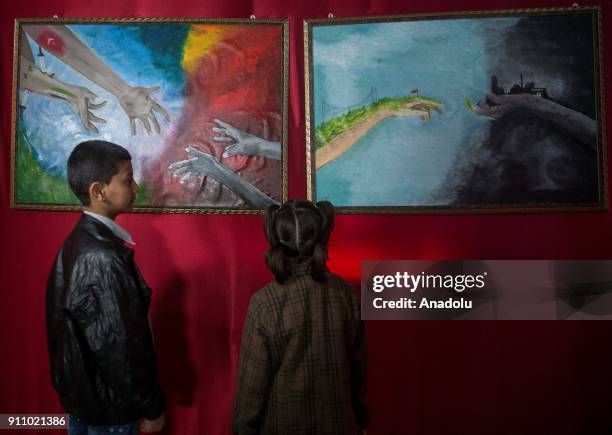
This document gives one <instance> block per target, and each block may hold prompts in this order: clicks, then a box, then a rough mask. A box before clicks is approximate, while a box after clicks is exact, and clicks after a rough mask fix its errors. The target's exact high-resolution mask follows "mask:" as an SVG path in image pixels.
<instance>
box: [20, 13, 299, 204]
mask: <svg viewBox="0 0 612 435" xmlns="http://www.w3.org/2000/svg"><path fill="white" fill-rule="evenodd" d="M287 32H288V25H287V22H286V21H271V20H260V21H251V20H189V21H185V20H178V19H176V20H173V19H164V20H138V19H132V20H130V19H126V20H93V19H92V20H78V21H61V20H52V21H49V20H47V21H44V20H18V21H17V22H16V27H15V65H14V114H13V115H14V116H13V132H14V135H13V139H14V143H13V168H12V169H13V174H12V205H13V206H14V207H18V208H41V209H72V208H76V207H78V200H77V198H76V197H75V196H74V195H73V193H72V192H71V191H70V188H69V185H68V183H67V176H66V160H67V157H68V156H69V154H70V152H71V151H72V149H74V147H75V146H76V145H77V144H78V143H80V142H82V141H86V140H105V141H110V142H114V143H117V144H119V145H122V146H124V147H125V148H126V149H127V150H128V151H129V152H130V154H131V155H132V164H133V167H134V171H135V178H136V180H137V181H138V183H139V185H140V190H139V192H138V195H137V199H136V204H135V205H136V207H135V209H136V210H137V211H155V212H168V211H170V212H215V213H218V212H231V213H234V212H246V213H249V212H258V211H259V210H261V209H263V208H265V207H266V206H267V205H269V204H273V203H278V202H281V201H283V200H284V199H285V197H286V164H285V162H286V119H287V55H288V48H287Z"/></svg>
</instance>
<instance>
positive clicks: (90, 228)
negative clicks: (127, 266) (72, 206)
mask: <svg viewBox="0 0 612 435" xmlns="http://www.w3.org/2000/svg"><path fill="white" fill-rule="evenodd" d="M77 229H78V230H79V231H83V232H85V233H88V234H89V235H90V236H92V237H94V238H95V239H97V240H98V241H100V242H102V243H105V244H110V245H112V246H113V248H116V249H118V250H119V251H120V252H121V253H123V254H126V255H130V256H131V255H133V254H134V250H133V249H132V248H130V247H129V246H127V245H126V243H125V241H124V240H123V239H121V238H120V237H118V236H117V235H116V234H115V233H113V232H112V231H111V229H110V228H108V227H107V226H106V225H105V224H104V223H102V222H100V221H99V220H98V219H96V218H94V217H92V216H89V215H87V214H85V213H83V214H82V215H81V220H79V222H78V223H77Z"/></svg>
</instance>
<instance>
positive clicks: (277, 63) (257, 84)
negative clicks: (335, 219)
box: [143, 25, 282, 206]
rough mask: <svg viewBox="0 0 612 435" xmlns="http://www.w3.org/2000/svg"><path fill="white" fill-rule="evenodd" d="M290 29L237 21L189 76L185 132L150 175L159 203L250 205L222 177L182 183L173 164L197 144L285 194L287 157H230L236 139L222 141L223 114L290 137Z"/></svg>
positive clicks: (264, 134)
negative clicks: (285, 122) (286, 70)
mask: <svg viewBox="0 0 612 435" xmlns="http://www.w3.org/2000/svg"><path fill="white" fill-rule="evenodd" d="M281 32H282V29H281V28H280V26H278V27H277V26H274V27H272V26H252V25H249V26H236V27H235V28H234V29H233V30H232V32H231V33H229V34H228V35H227V36H226V37H225V38H224V39H223V40H222V41H220V42H219V43H218V44H217V46H216V47H215V49H214V50H212V51H211V52H210V53H208V54H207V55H205V56H204V57H203V58H202V60H201V63H200V65H199V67H198V68H197V69H196V70H195V71H194V72H193V73H192V74H190V75H189V76H188V77H187V79H188V80H187V87H186V94H187V99H186V103H185V106H184V107H183V113H182V119H181V120H180V121H179V127H178V132H177V134H176V135H175V138H174V139H172V142H171V143H170V145H169V146H168V147H167V148H166V150H165V151H164V152H163V153H162V155H161V157H160V158H159V160H158V161H159V166H156V167H150V168H148V170H145V173H144V174H143V175H144V177H145V180H146V183H147V184H148V185H149V186H150V188H151V193H152V197H153V202H154V203H155V204H165V205H168V204H174V205H190V204H197V205H214V206H239V205H244V203H243V202H242V201H241V200H240V199H239V198H238V197H237V196H236V195H235V194H233V193H232V192H231V191H230V190H229V189H228V188H226V187H224V186H221V185H219V184H218V183H217V182H216V181H215V180H212V179H209V178H204V181H203V183H199V182H192V183H185V184H181V183H180V182H179V179H177V178H171V177H170V172H169V171H168V169H167V168H168V165H170V164H171V163H172V162H175V161H178V160H184V159H187V158H189V157H191V156H190V155H188V154H187V152H186V151H185V148H186V147H187V146H189V145H191V146H194V147H196V148H198V149H200V150H201V151H204V152H207V153H210V154H212V155H213V156H214V157H215V158H216V159H217V160H218V161H220V162H221V163H222V164H223V165H225V166H227V167H229V168H231V169H232V170H234V171H235V172H237V173H238V174H240V175H241V176H242V177H243V178H244V179H246V180H247V181H249V182H250V183H251V184H253V185H254V186H256V187H257V188H258V189H259V190H261V191H263V192H264V193H266V194H268V195H269V196H271V197H273V198H275V199H277V200H279V199H280V191H281V184H280V174H281V165H280V161H278V160H272V159H267V158H263V157H246V156H234V157H229V158H223V157H222V154H223V151H224V150H225V148H226V147H228V146H229V145H231V144H232V143H233V142H215V141H214V140H213V136H217V135H221V134H219V133H215V132H213V131H212V128H213V127H216V126H217V125H216V124H215V123H214V122H213V120H214V119H220V120H221V121H223V122H226V123H228V124H231V125H232V126H234V127H236V128H238V129H240V130H243V131H246V132H248V133H251V134H254V135H256V136H259V137H261V138H264V139H267V140H273V141H276V142H280V141H281V135H282V117H281V111H282V110H281V109H282V89H281V77H282V57H281V56H282V38H281V37H282V33H281Z"/></svg>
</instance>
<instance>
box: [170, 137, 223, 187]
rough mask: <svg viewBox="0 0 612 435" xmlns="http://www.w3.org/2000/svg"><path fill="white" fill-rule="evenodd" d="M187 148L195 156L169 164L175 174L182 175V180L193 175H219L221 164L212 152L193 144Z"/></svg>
mask: <svg viewBox="0 0 612 435" xmlns="http://www.w3.org/2000/svg"><path fill="white" fill-rule="evenodd" d="M185 150H186V151H187V153H189V154H190V155H192V156H194V157H192V158H190V159H187V160H180V161H178V162H174V163H172V164H171V165H170V166H168V169H169V170H170V171H171V172H172V175H173V176H175V177H182V179H181V181H183V180H185V179H187V178H189V177H190V176H192V175H199V176H211V177H213V178H218V177H219V173H220V168H219V167H220V164H219V162H217V160H216V159H215V158H214V157H213V156H212V155H211V154H208V153H205V152H203V151H200V150H199V149H197V148H194V147H192V146H188V147H187V148H185Z"/></svg>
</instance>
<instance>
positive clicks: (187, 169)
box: [168, 146, 277, 208]
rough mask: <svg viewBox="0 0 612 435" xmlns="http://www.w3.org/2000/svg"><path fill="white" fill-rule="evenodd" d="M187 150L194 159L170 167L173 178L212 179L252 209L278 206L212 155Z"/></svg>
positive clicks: (192, 148) (182, 179)
mask: <svg viewBox="0 0 612 435" xmlns="http://www.w3.org/2000/svg"><path fill="white" fill-rule="evenodd" d="M185 150H186V151H187V153H188V154H190V155H191V156H193V157H191V158H189V159H186V160H180V161H178V162H174V163H172V164H171V165H170V166H169V167H168V169H169V170H170V171H171V172H172V175H173V176H175V177H182V178H181V181H184V180H186V179H187V178H189V177H192V176H199V177H211V178H213V179H215V180H216V181H218V182H219V183H221V184H224V185H225V186H227V187H228V188H229V189H230V190H232V191H233V192H234V193H235V194H236V195H238V196H239V197H240V198H241V199H242V200H243V201H244V202H246V203H247V204H248V205H249V206H251V207H254V208H265V207H267V206H269V205H271V204H277V201H275V200H274V199H272V198H270V197H269V196H268V195H266V194H265V193H263V192H262V191H261V190H259V189H258V188H257V187H255V186H253V185H252V184H251V183H249V182H248V181H246V180H245V179H244V178H242V177H241V176H240V175H238V174H236V173H235V172H234V171H232V170H231V169H230V168H228V167H227V166H224V165H222V164H221V163H219V162H218V161H217V159H215V157H214V156H212V155H211V154H208V153H205V152H203V151H200V150H199V149H197V148H195V147H193V146H188V147H187V148H186V149H185Z"/></svg>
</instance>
